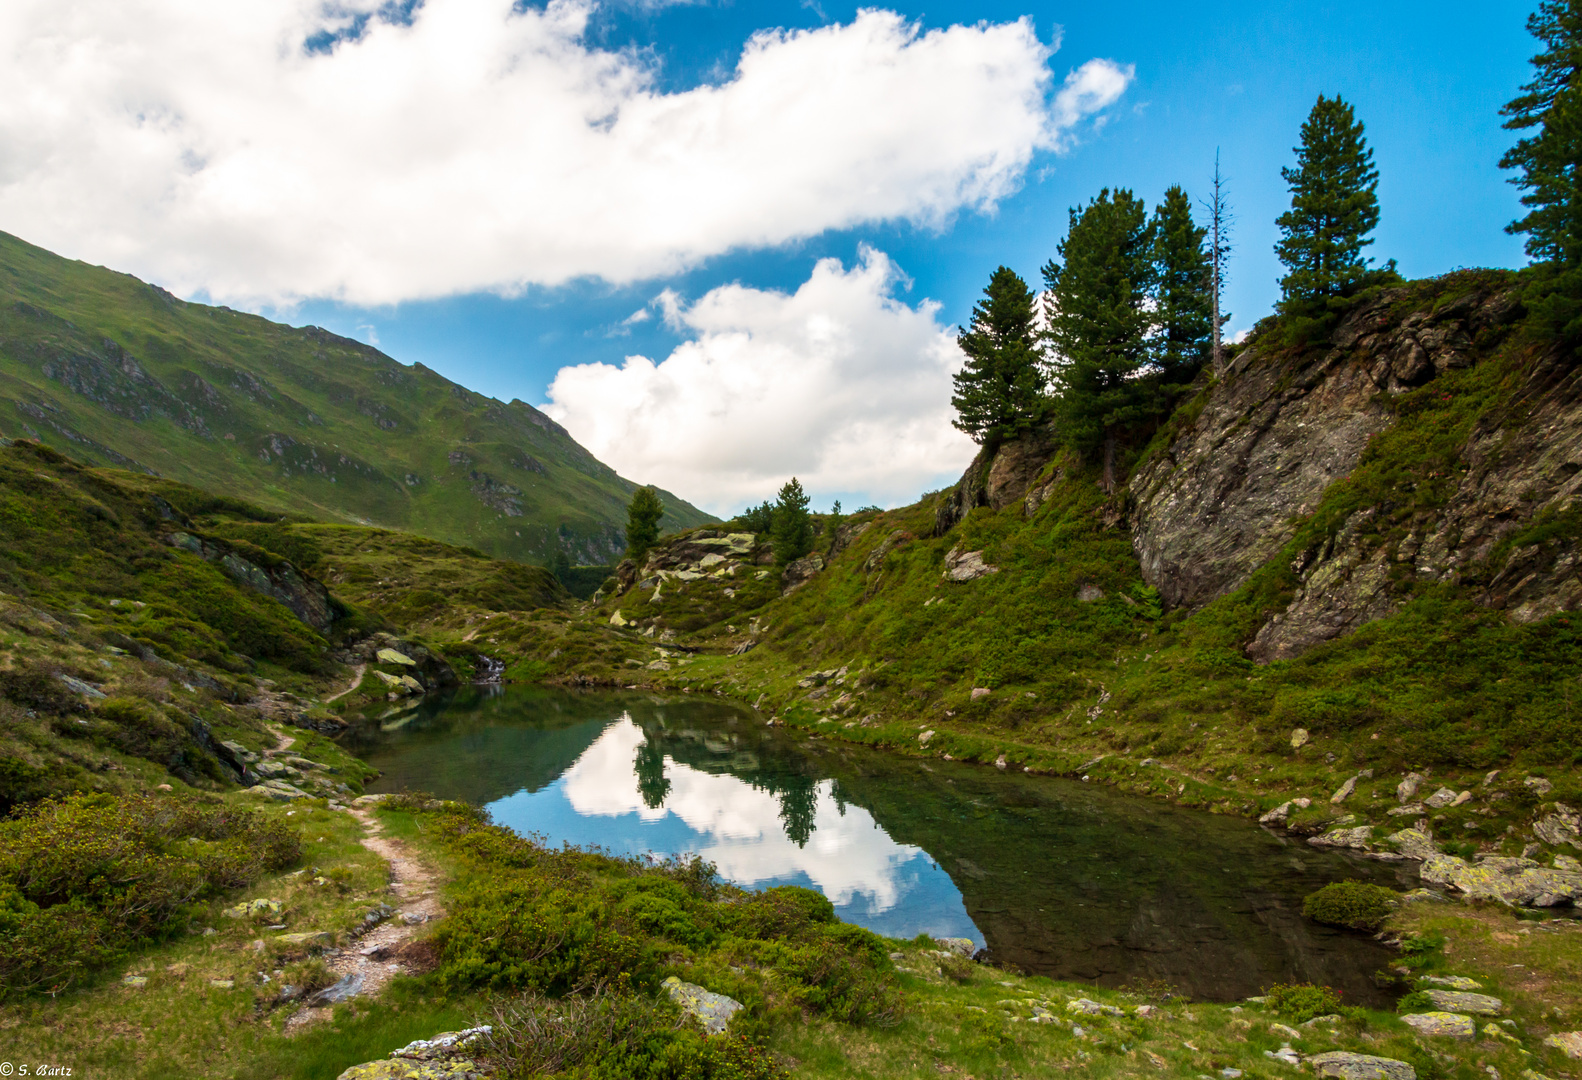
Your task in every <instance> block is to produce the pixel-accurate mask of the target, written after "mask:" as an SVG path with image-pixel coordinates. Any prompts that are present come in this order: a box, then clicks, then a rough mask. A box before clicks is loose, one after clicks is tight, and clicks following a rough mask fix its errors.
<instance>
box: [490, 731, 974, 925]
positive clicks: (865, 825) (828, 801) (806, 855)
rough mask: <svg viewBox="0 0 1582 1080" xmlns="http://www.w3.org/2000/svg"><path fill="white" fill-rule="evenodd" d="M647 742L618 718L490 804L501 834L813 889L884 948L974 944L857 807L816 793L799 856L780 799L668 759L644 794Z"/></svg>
mask: <svg viewBox="0 0 1582 1080" xmlns="http://www.w3.org/2000/svg"><path fill="white" fill-rule="evenodd" d="M645 742H646V736H645V735H644V733H643V730H642V728H640V727H638V726H637V724H636V723H634V722H633V721H632V719H631V717H630V716H628V715H624V714H623V715H622V716H621V718H620V719H619V720H616V721H614V722H613V723H611V724H610V725H609V727H607V728H606V729H605V730H604V732H603V733H602V734H600V735H599V737H598V738H597V739H595V740H594V742H593V744H592V745H591V746H589V747H588V748H587V750H585V751H583V753H582V755H581V756H580V757H578V758H577V760H576V762H575V763H574V764H573V765H572V766H571V767H570V768H569V769H567V770H566V771H565V772H564V773H563V774H562V775H561V776H560V778H559V779H557V780H555V781H554V782H553V783H551V784H549V785H548V786H547V787H543V788H540V789H539V790H538V791H528V790H525V789H524V790H522V791H518V792H516V793H515V794H513V795H508V796H506V797H504V798H502V799H498V800H496V801H494V802H491V803H490V804H489V805H488V809H489V812H490V813H491V814H493V815H494V819H495V820H496V821H497V822H499V823H500V824H502V825H505V826H508V827H510V828H512V829H514V830H516V831H518V832H521V833H541V834H543V835H544V836H546V837H548V838H549V839H550V841H552V842H556V843H559V842H562V841H564V842H567V843H571V844H579V845H583V844H598V845H602V846H604V847H606V848H609V849H610V850H611V851H613V852H615V853H616V854H642V853H644V852H650V851H651V852H654V853H656V854H659V855H675V854H682V853H685V852H695V853H697V854H699V855H701V856H702V857H703V858H705V859H707V860H708V861H709V862H712V863H714V864H715V865H716V866H717V867H718V868H719V872H720V875H721V876H722V877H724V878H725V879H726V880H727V881H731V882H734V883H735V884H737V885H741V886H744V887H747V888H754V889H758V888H766V887H768V886H772V885H801V886H804V887H806V888H810V889H817V890H819V891H820V892H822V893H823V894H824V895H825V896H827V897H829V899H830V901H831V903H833V904H834V905H835V910H836V913H837V914H838V915H839V916H840V917H841V918H842V919H844V920H846V921H847V922H853V923H857V924H858V925H861V926H866V927H868V928H869V929H871V930H875V931H877V932H879V933H881V934H885V935H887V936H890V937H913V936H915V935H916V934H918V933H923V932H927V933H931V934H934V935H936V936H942V937H966V938H971V939H972V940H973V941H974V942H975V943H977V944H979V945H981V944H983V935H982V934H980V933H979V932H978V929H977V927H975V926H974V925H973V923H972V920H971V919H970V918H969V917H968V916H967V911H966V908H965V907H964V906H963V904H962V899H961V892H960V890H958V889H957V888H956V886H955V884H954V883H953V882H952V881H951V880H950V877H949V875H947V874H946V873H945V872H944V871H943V870H941V869H940V867H939V865H938V864H937V863H936V862H935V861H934V860H933V859H932V858H930V857H929V855H928V853H927V852H925V851H923V850H922V849H921V848H917V847H913V846H912V845H910V844H898V843H896V842H895V841H894V840H892V839H891V838H890V836H889V834H888V833H886V832H885V830H884V829H883V828H881V827H880V826H879V823H878V822H877V821H875V820H874V818H873V815H872V814H870V813H869V812H868V811H866V810H864V809H863V808H862V807H860V806H855V805H851V804H845V805H842V804H841V803H840V802H839V801H838V800H837V799H836V798H835V793H834V783H833V782H832V781H830V780H820V781H818V782H817V783H816V784H815V785H814V787H813V793H814V798H813V800H812V807H811V810H812V812H811V815H810V818H809V820H808V821H807V822H804V823H803V824H804V825H810V826H811V828H810V830H809V831H807V833H806V840H805V843H802V844H798V843H797V842H796V841H795V840H793V839H792V837H791V835H790V834H789V832H788V826H787V822H786V821H785V819H784V814H785V812H784V809H783V806H784V803H783V801H782V799H781V798H779V797H777V796H776V795H775V794H774V793H773V792H770V791H767V790H764V789H763V788H761V787H756V786H754V785H752V784H750V783H748V782H746V781H744V780H741V779H739V778H737V777H735V776H732V775H730V774H728V773H711V772H704V771H701V770H699V769H695V768H693V767H692V766H691V765H687V764H683V763H681V762H677V761H675V760H674V759H673V758H671V757H669V756H668V755H666V756H665V757H664V758H663V781H665V782H668V783H667V784H666V783H661V784H659V785H653V784H652V780H650V787H651V790H649V791H648V792H646V793H645V791H644V790H643V787H644V785H643V778H642V777H641V776H640V773H639V767H640V756H641V754H642V751H643V748H644V744H645ZM656 787H657V788H658V790H655V789H654V788H656ZM665 787H668V790H663V788H665ZM645 794H646V795H647V798H646V799H645ZM650 802H657V803H658V804H657V805H650ZM792 828H793V829H795V831H799V832H800V831H802V830H801V829H798V828H796V826H795V825H793V826H792Z"/></svg>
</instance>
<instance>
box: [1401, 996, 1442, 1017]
mask: <svg viewBox="0 0 1582 1080" xmlns="http://www.w3.org/2000/svg"><path fill="white" fill-rule="evenodd" d="M1438 1007H1439V1006H1437V1005H1435V1004H1434V999H1433V998H1431V997H1429V996H1428V995H1427V994H1425V993H1423V992H1422V991H1421V990H1413V991H1412V992H1411V993H1410V994H1406V995H1403V996H1402V998H1401V1000H1400V1001H1397V1002H1396V1003H1395V1011H1396V1012H1398V1013H1419V1012H1431V1011H1433V1010H1434V1009H1437V1008H1438Z"/></svg>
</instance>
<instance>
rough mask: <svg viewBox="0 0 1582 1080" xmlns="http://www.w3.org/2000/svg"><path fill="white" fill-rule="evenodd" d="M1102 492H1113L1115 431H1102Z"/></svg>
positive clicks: (1111, 493) (1107, 493)
mask: <svg viewBox="0 0 1582 1080" xmlns="http://www.w3.org/2000/svg"><path fill="white" fill-rule="evenodd" d="M1104 494H1106V495H1113V494H1115V433H1114V432H1113V431H1107V432H1105V433H1104Z"/></svg>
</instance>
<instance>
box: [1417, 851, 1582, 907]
mask: <svg viewBox="0 0 1582 1080" xmlns="http://www.w3.org/2000/svg"><path fill="white" fill-rule="evenodd" d="M1418 874H1419V875H1420V876H1421V877H1422V879H1423V881H1425V882H1427V883H1429V884H1431V885H1444V886H1447V887H1449V888H1452V889H1455V890H1456V891H1458V892H1460V893H1461V894H1462V895H1463V896H1465V897H1466V898H1467V899H1469V900H1498V901H1501V902H1502V903H1506V904H1525V905H1529V906H1532V907H1553V906H1555V905H1556V904H1561V903H1565V902H1567V901H1574V900H1576V899H1577V897H1579V896H1582V873H1577V872H1575V871H1571V870H1561V869H1550V868H1548V867H1544V866H1540V865H1539V864H1538V863H1536V862H1534V861H1533V860H1532V859H1522V858H1514V857H1495V858H1488V859H1483V860H1480V861H1479V862H1477V863H1476V864H1472V863H1468V862H1467V861H1466V860H1465V859H1459V858H1457V857H1455V856H1454V855H1432V856H1430V857H1429V858H1428V859H1426V860H1424V862H1423V865H1422V868H1421V869H1420V870H1419V871H1418Z"/></svg>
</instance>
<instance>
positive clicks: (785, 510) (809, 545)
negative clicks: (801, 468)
mask: <svg viewBox="0 0 1582 1080" xmlns="http://www.w3.org/2000/svg"><path fill="white" fill-rule="evenodd" d="M808 501H809V500H808V497H807V492H805V491H803V490H802V484H801V481H799V480H797V478H796V477H794V476H793V477H792V478H791V479H790V480H787V481H786V483H785V486H784V487H782V488H781V489H780V497H779V499H777V500H776V502H775V510H774V524H773V526H772V527H771V529H770V533H769V540H770V543H771V545H772V546H773V548H774V553H775V560H776V561H777V562H780V563H788V562H790V561H791V560H793V559H800V558H801V557H802V556H804V555H806V554H807V553H808V552H810V551H812V550H813V519H812V518H811V517H810V516H809V515H808V512H807V504H808Z"/></svg>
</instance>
